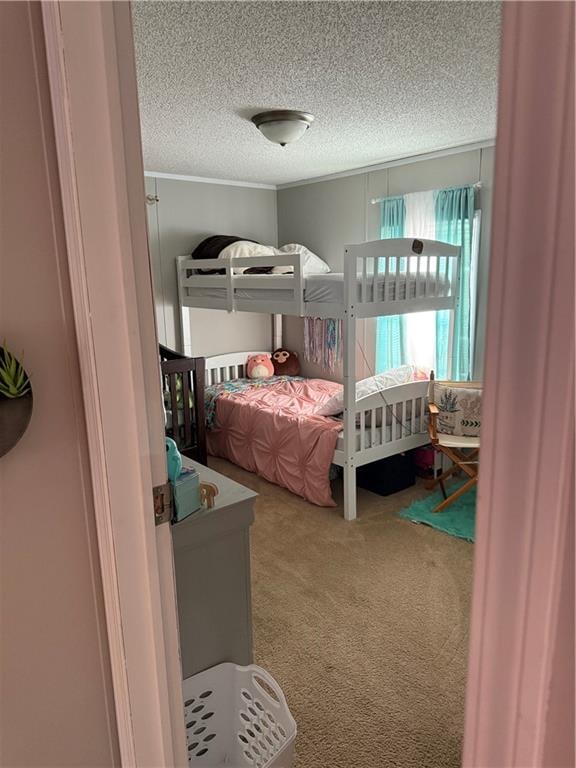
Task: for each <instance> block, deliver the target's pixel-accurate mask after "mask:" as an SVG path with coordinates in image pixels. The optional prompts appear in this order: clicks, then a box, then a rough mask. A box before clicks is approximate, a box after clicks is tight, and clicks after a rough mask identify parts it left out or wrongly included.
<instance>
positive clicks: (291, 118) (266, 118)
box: [252, 109, 314, 147]
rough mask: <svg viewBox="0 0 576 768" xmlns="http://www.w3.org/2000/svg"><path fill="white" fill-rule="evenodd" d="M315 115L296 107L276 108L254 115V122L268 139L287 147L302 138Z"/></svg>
mask: <svg viewBox="0 0 576 768" xmlns="http://www.w3.org/2000/svg"><path fill="white" fill-rule="evenodd" d="M313 120H314V115H311V114H310V113H309V112H298V111H297V110H294V109H275V110H272V111H271V112H260V113H258V114H257V115H254V117H253V118H252V122H253V123H254V125H255V126H256V128H258V130H259V131H260V132H261V133H262V134H264V136H265V137H266V138H267V139H268V141H272V142H274V143H275V144H280V146H281V147H285V146H286V144H290V143H291V142H292V141H297V140H298V139H300V138H301V137H302V136H303V135H304V134H305V133H306V131H307V130H308V128H309V127H310V125H311V123H312V121H313Z"/></svg>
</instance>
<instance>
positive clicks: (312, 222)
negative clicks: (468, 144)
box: [278, 147, 494, 377]
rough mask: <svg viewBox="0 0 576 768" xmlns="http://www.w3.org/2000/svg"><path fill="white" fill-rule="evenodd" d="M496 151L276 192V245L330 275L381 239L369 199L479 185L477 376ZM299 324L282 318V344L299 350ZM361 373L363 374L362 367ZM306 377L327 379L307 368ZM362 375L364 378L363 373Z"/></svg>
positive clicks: (370, 343)
mask: <svg viewBox="0 0 576 768" xmlns="http://www.w3.org/2000/svg"><path fill="white" fill-rule="evenodd" d="M493 163H494V148H493V147H490V148H488V149H482V150H480V149H478V150H474V151H468V152H461V153H457V154H453V155H448V156H446V157H440V158H434V159H431V160H430V159H429V160H419V161H414V162H403V163H402V164H398V165H395V166H392V167H389V168H386V169H384V170H380V171H373V172H367V173H362V174H358V175H355V176H346V177H343V178H339V179H332V180H329V181H319V182H311V183H309V184H305V185H301V186H295V187H289V188H287V189H280V190H279V191H278V239H279V241H280V243H285V242H302V243H304V244H305V245H307V246H308V247H309V248H311V249H312V250H313V251H315V252H316V253H318V255H319V256H321V257H322V258H323V259H324V260H325V261H327V262H328V263H329V264H330V266H331V267H332V268H333V269H334V270H338V271H339V270H341V269H342V258H343V252H344V246H345V245H347V244H350V243H358V242H362V241H364V240H375V239H378V237H379V210H380V207H379V206H378V205H371V204H370V200H372V199H373V198H378V197H385V196H388V195H403V194H406V193H408V192H419V191H423V190H426V189H439V188H442V187H447V186H453V185H458V184H470V183H475V182H477V181H481V182H482V189H481V191H480V205H481V208H482V227H481V246H480V255H479V274H478V312H477V326H476V348H477V354H476V355H475V371H474V374H475V376H478V377H481V375H482V369H483V359H482V358H483V348H484V333H485V320H486V297H487V284H488V264H489V248H490V208H491V204H492V175H493ZM373 328H374V321H366V322H365V323H364V327H363V328H362V329H361V330H360V333H361V334H362V335H361V336H360V338H361V339H362V338H363V339H364V343H363V346H364V350H365V354H366V356H367V357H368V359H369V363H370V365H372V361H371V359H370V354H369V353H372V354H373V349H374V341H375V340H374V331H373ZM302 334H303V321H302V319H301V318H294V317H285V318H284V344H285V345H286V346H287V347H289V348H292V349H295V350H297V351H299V352H301V351H302ZM359 370H360V371H361V373H360V375H362V367H361V366H360V368H359ZM305 372H306V373H307V374H308V375H326V372H325V371H322V370H320V369H318V368H316V367H315V366H311V365H305ZM364 372H366V375H368V372H367V371H364Z"/></svg>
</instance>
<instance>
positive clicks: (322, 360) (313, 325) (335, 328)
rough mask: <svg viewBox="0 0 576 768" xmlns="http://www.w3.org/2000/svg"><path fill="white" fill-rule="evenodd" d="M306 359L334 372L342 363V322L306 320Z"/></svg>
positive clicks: (307, 318) (306, 318) (316, 319)
mask: <svg viewBox="0 0 576 768" xmlns="http://www.w3.org/2000/svg"><path fill="white" fill-rule="evenodd" d="M304 357H305V359H306V360H307V361H308V362H309V363H314V364H315V365H319V366H321V367H322V368H325V369H328V370H329V371H334V370H335V369H336V366H337V365H338V364H340V363H341V362H342V320H332V319H330V318H328V319H323V318H320V317H305V318H304Z"/></svg>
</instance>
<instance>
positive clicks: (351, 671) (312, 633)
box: [210, 459, 473, 768]
mask: <svg viewBox="0 0 576 768" xmlns="http://www.w3.org/2000/svg"><path fill="white" fill-rule="evenodd" d="M210 464H211V466H212V467H214V469H216V470H218V471H219V472H222V473H223V474H225V475H228V476H229V477H231V478H233V479H234V480H237V481H238V482H240V483H243V484H244V485H246V486H249V487H250V488H253V489H254V490H256V491H257V492H258V493H259V494H260V496H259V498H258V500H257V503H256V521H255V524H254V526H253V527H252V600H253V617H254V651H255V661H256V663H258V664H261V665H262V666H263V667H266V668H267V669H268V670H269V671H270V672H271V673H272V674H273V675H274V676H275V677H276V678H277V680H278V682H279V683H280V685H281V686H282V688H283V689H284V692H285V694H286V697H287V699H288V703H289V705H290V709H291V711H292V714H293V715H294V718H295V719H296V722H297V724H298V737H297V759H296V762H295V766H294V768H388V767H390V768H392V767H394V768H396V767H397V768H457V766H459V765H460V750H461V740H462V728H463V711H464V685H465V674H466V653H467V644H468V617H469V602H470V588H471V578H472V553H473V545H471V544H469V543H467V542H464V541H460V540H458V539H455V538H452V537H450V536H447V535H446V534H443V533H440V532H438V531H435V530H432V529H431V528H428V527H426V526H422V525H415V524H414V523H411V522H409V521H406V520H402V519H400V518H398V517H397V516H396V515H395V514H394V513H395V511H396V510H398V509H400V508H401V507H403V506H407V505H408V504H409V503H410V501H411V500H412V499H415V498H421V497H422V496H424V495H425V494H426V493H427V492H426V490H425V489H424V488H423V487H422V485H418V486H416V487H414V488H411V489H409V490H408V491H404V492H402V493H399V494H395V495H393V496H388V497H380V496H376V495H374V494H371V493H368V492H366V491H364V492H363V491H360V494H359V510H360V513H359V518H358V520H357V521H356V522H354V523H346V522H345V521H344V520H343V518H342V517H341V510H340V508H338V509H323V508H320V507H315V506H313V505H312V504H308V503H307V502H305V501H303V500H302V499H299V498H297V497H296V496H293V495H292V494H291V493H289V492H288V491H285V490H284V489H282V488H278V487H277V486H274V485H271V484H270V483H268V482H266V481H265V480H262V479H260V478H258V477H256V476H255V475H252V474H250V473H248V472H245V471H244V470H242V469H239V468H238V467H235V466H233V465H232V464H229V463H228V462H226V461H224V460H221V459H211V461H210Z"/></svg>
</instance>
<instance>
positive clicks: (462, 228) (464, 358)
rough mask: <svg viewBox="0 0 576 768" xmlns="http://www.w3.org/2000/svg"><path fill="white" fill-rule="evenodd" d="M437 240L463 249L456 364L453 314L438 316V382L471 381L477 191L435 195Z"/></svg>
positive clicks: (461, 189) (467, 189)
mask: <svg viewBox="0 0 576 768" xmlns="http://www.w3.org/2000/svg"><path fill="white" fill-rule="evenodd" d="M434 196H435V214H436V240H440V241H441V242H444V243H450V244H451V245H459V246H460V247H461V251H460V260H459V261H460V267H459V277H460V288H459V296H458V305H457V308H456V313H455V315H454V343H453V355H452V361H449V360H448V333H449V321H450V313H449V311H447V310H446V311H442V312H437V313H436V367H437V372H436V373H437V378H439V379H447V378H452V379H455V380H457V381H467V380H469V379H470V347H471V340H470V264H471V258H472V226H473V222H474V187H472V186H468V187H457V188H453V189H441V190H438V191H437V192H436V193H435V195H434Z"/></svg>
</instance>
